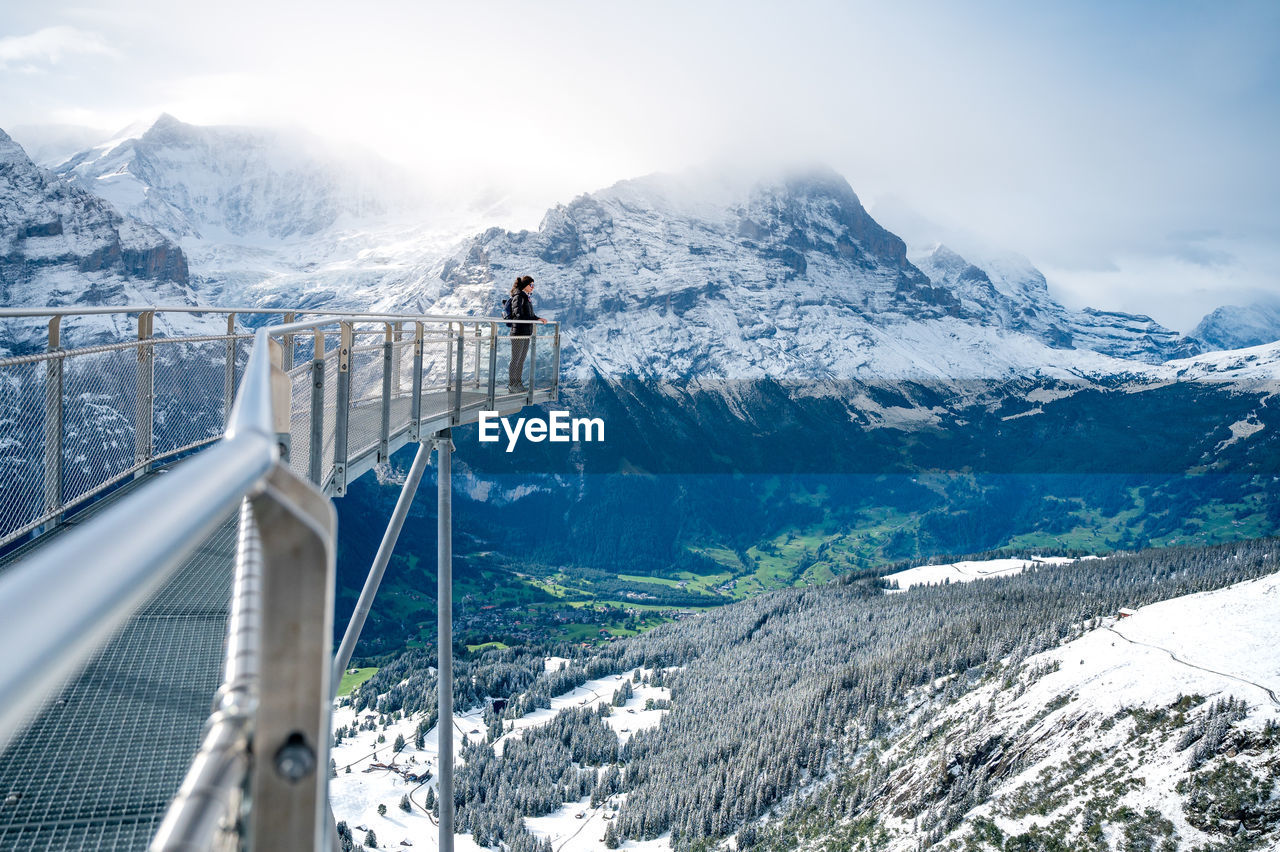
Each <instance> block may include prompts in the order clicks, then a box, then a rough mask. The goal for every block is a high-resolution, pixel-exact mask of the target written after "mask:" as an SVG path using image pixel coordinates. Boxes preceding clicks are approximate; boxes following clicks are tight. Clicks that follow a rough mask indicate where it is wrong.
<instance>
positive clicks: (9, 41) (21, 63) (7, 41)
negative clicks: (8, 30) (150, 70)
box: [0, 26, 120, 73]
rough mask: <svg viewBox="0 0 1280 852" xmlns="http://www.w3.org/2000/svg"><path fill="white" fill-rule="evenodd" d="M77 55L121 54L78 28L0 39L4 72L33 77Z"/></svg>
mask: <svg viewBox="0 0 1280 852" xmlns="http://www.w3.org/2000/svg"><path fill="white" fill-rule="evenodd" d="M73 55H88V56H111V57H117V56H119V55H120V53H119V51H117V50H116V49H115V48H113V47H111V45H109V44H107V43H106V42H105V41H104V40H103V39H102V37H101V36H100V35H98V34H97V33H91V32H86V31H85V30H79V29H76V28H75V27H61V26H60V27H45V28H44V29H42V30H36V31H35V32H33V33H31V34H29V35H23V36H7V37H5V38H0V70H10V69H11V68H12V69H15V70H18V71H20V72H22V73H31V72H32V71H34V70H36V69H38V68H39V67H40V66H41V65H57V64H58V63H59V62H61V61H62V60H63V59H64V58H65V57H68V56H73Z"/></svg>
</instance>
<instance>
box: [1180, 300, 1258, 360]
mask: <svg viewBox="0 0 1280 852" xmlns="http://www.w3.org/2000/svg"><path fill="white" fill-rule="evenodd" d="M1191 336H1192V337H1195V338H1197V339H1199V340H1203V341H1204V342H1205V343H1206V344H1208V345H1209V346H1210V347H1212V348H1214V349H1244V348H1246V347H1250V346H1257V345H1259V344H1262V343H1271V342H1272V341H1275V340H1280V302H1271V303H1267V302H1260V303H1258V304H1254V305H1249V306H1248V307H1240V306H1238V305H1224V306H1223V307H1221V308H1218V309H1217V310H1214V311H1212V312H1211V313H1209V314H1208V315H1206V316H1205V318H1204V319H1202V320H1200V324H1199V325H1197V326H1196V327H1195V330H1194V331H1192V332H1191Z"/></svg>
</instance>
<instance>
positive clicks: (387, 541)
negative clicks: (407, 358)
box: [333, 444, 431, 696]
mask: <svg viewBox="0 0 1280 852" xmlns="http://www.w3.org/2000/svg"><path fill="white" fill-rule="evenodd" d="M430 456H431V445H430V444H419V445H418V452H417V453H416V454H415V455H414V457H413V465H412V466H411V467H410V468H409V477H408V478H407V479H406V480H405V481H404V487H403V488H401V489H400V499H398V500H397V501H396V509H395V511H394V512H392V513H391V520H390V521H389V522H388V523H387V530H386V532H384V533H383V534H382V544H381V545H379V547H378V555H377V556H375V557H374V559H373V567H371V568H370V569H369V576H368V577H367V578H365V581H364V588H363V589H362V590H361V591H360V600H358V601H357V602H356V609H355V612H353V613H352V614H351V621H350V622H349V623H348V624H347V631H346V633H344V634H343V636H342V644H341V645H340V646H338V653H337V655H335V656H334V658H333V689H334V693H335V696H336V693H337V690H338V684H339V683H340V682H341V681H342V673H343V672H344V671H346V668H347V664H348V663H350V662H351V654H352V652H353V651H355V648H356V642H357V641H358V640H359V639H360V631H361V630H363V629H364V622H365V619H366V618H368V617H369V610H370V608H372V607H373V599H374V597H375V596H376V595H377V594H378V586H379V585H380V584H381V583H382V575H383V574H384V573H386V570H387V563H388V562H390V561H391V553H392V551H394V550H395V549H396V540H397V539H399V538H400V530H401V529H402V528H403V527H404V519H405V518H406V517H408V516H409V507H410V506H412V505H413V496H414V495H415V494H417V493H418V483H420V482H421V481H422V471H423V469H424V468H426V466H427V459H428V458H429V457H430Z"/></svg>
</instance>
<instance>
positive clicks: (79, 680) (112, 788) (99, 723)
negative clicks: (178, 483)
mask: <svg viewBox="0 0 1280 852" xmlns="http://www.w3.org/2000/svg"><path fill="white" fill-rule="evenodd" d="M160 475H163V474H160ZM145 481H146V480H145V479H142V480H138V482H136V483H134V484H133V485H132V486H130V487H126V488H122V489H120V490H119V491H118V492H116V493H115V494H113V495H112V496H111V497H110V498H108V499H107V500H104V501H102V503H101V504H99V505H95V506H94V507H92V508H90V509H87V510H86V511H84V512H82V513H80V515H78V516H77V518H76V519H75V522H79V521H82V520H87V518H88V517H89V516H91V515H93V514H96V513H97V511H99V510H100V509H101V508H102V507H103V506H105V505H107V504H109V503H111V502H114V501H115V500H116V499H120V498H121V497H124V496H125V495H126V494H127V493H128V492H129V491H131V490H133V488H134V487H136V486H137V485H139V484H141V483H143V482H145ZM73 525H74V522H73V524H68V525H67V526H73ZM60 533H61V530H58V531H55V532H54V533H52V534H51V535H58V534H60ZM235 542H236V523H235V515H234V513H233V514H232V516H231V517H229V518H228V519H227V521H225V522H224V523H222V524H221V525H220V526H219V527H218V529H217V530H216V531H215V532H214V533H213V535H211V536H210V537H209V539H208V540H206V541H205V542H204V543H203V544H202V545H201V546H200V548H199V550H197V552H196V553H195V555H194V556H193V557H192V558H191V559H190V560H189V561H188V562H187V563H186V564H184V565H183V566H182V567H181V568H179V569H178V571H177V572H176V573H175V575H174V576H173V578H171V579H170V581H169V582H168V583H167V584H166V585H165V586H164V587H163V588H161V589H160V590H159V591H158V592H157V593H156V594H155V595H154V596H153V597H152V598H151V600H150V601H148V602H147V603H146V604H144V605H143V606H142V607H141V608H140V609H139V610H138V612H137V613H136V614H135V615H134V616H133V618H132V619H130V621H129V622H128V623H127V624H126V625H125V627H124V628H123V629H122V630H121V632H120V633H119V634H118V635H117V636H116V637H115V638H114V639H113V640H112V641H111V642H110V643H109V644H108V645H107V646H106V647H105V648H104V649H103V651H102V653H101V654H99V655H98V656H97V657H96V658H95V659H94V660H93V661H92V662H91V663H90V664H89V665H88V666H87V667H86V668H85V669H84V671H83V672H81V674H80V675H79V676H78V677H76V678H74V679H72V680H71V681H70V682H69V683H68V684H67V685H66V687H65V688H64V689H62V690H61V691H60V692H59V693H58V694H57V696H56V697H55V698H54V699H53V700H52V701H51V702H50V703H49V704H48V705H47V706H46V707H45V708H44V709H43V710H42V711H41V712H40V713H39V715H38V716H37V717H36V718H35V720H34V721H33V722H32V724H31V725H30V726H29V727H28V728H27V729H26V730H25V731H24V732H23V733H22V734H21V735H19V736H18V738H17V739H15V740H14V742H13V744H12V745H11V746H10V747H9V749H8V750H6V751H5V752H4V753H3V754H0V849H3V850H10V849H13V850H28V849H30V850H45V849H48V850H72V849H75V850H79V849H84V850H142V849H145V848H146V847H147V844H148V843H149V842H150V841H151V838H152V836H153V835H154V833H155V831H156V829H157V828H158V827H159V824H160V820H161V819H162V818H163V816H164V811H165V808H166V807H167V806H168V803H169V800H170V799H171V798H172V797H173V794H174V793H175V792H176V791H177V789H178V787H179V785H180V784H181V783H182V778H183V776H184V775H185V773H186V771H187V767H188V766H189V764H190V762H191V756H192V754H194V753H195V751H196V749H197V747H198V746H199V741H200V736H201V732H202V730H203V727H204V723H205V720H206V719H207V718H208V716H209V710H210V707H211V704H212V701H213V697H214V694H215V692H216V691H217V689H218V686H219V684H220V683H221V680H222V667H223V654H224V646H225V641H226V625H227V609H228V604H229V601H230V596H231V580H232V571H233V567H234V554H235ZM44 543H45V542H44V541H43V540H42V541H41V542H40V544H44ZM22 552H23V551H19V552H18V553H16V554H14V555H13V556H14V557H17V556H20V555H21V554H22ZM0 570H3V569H2V568H0ZM50 591H51V593H52V594H56V590H50ZM8 652H9V653H15V652H18V651H17V650H16V649H8Z"/></svg>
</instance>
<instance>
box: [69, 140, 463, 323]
mask: <svg viewBox="0 0 1280 852" xmlns="http://www.w3.org/2000/svg"><path fill="white" fill-rule="evenodd" d="M57 171H58V173H59V174H61V175H63V176H64V177H66V178H67V179H69V180H71V181H73V182H74V183H75V184H76V185H77V186H79V187H81V188H83V189H86V190H88V191H90V192H93V193H95V194H97V195H99V196H100V197H102V198H104V199H106V200H108V201H110V202H111V203H112V204H113V205H114V206H115V207H117V208H118V209H119V210H120V211H121V212H123V213H125V214H126V215H128V216H131V217H134V218H136V219H138V220H139V221H142V222H145V223H147V224H149V225H151V226H153V227H155V228H156V229H157V230H159V231H161V232H162V233H164V234H166V235H168V236H169V237H171V238H172V239H174V240H176V241H178V242H179V243H180V244H181V245H182V247H183V249H184V250H185V251H186V253H187V256H188V257H189V258H190V260H191V269H192V276H193V279H194V281H195V283H196V286H197V287H198V288H199V290H200V293H201V300H202V301H204V302H207V303H210V304H223V305H231V304H248V305H255V306H268V305H277V304H292V305H295V306H302V307H315V306H322V305H329V304H333V305H348V306H352V307H359V308H361V309H368V308H370V307H374V306H376V305H379V304H380V303H382V302H383V301H384V300H387V299H391V298H394V295H395V294H396V293H400V292H402V291H403V290H404V289H405V286H406V285H405V281H406V279H407V278H408V277H409V271H410V270H411V269H413V268H415V267H417V266H421V265H422V264H424V263H429V262H430V261H431V260H433V259H436V258H439V257H441V256H443V255H444V254H445V253H446V252H447V250H448V249H449V248H451V247H452V246H453V245H454V244H455V243H457V242H458V241H460V240H461V239H463V238H464V237H465V236H468V235H470V234H473V233H475V231H476V230H478V229H479V227H483V222H484V218H485V216H484V211H483V210H476V209H474V208H471V207H468V206H467V205H466V204H455V203H454V202H453V201H451V200H449V201H446V200H442V199H439V198H435V197H433V196H432V194H431V193H430V192H429V191H428V189H427V188H426V187H424V186H423V185H422V184H421V182H420V181H418V180H416V179H414V178H413V177H412V176H411V175H408V174H406V173H405V172H404V171H403V170H402V169H399V168H398V167H395V166H393V165H392V164H390V163H387V162H385V161H383V160H381V159H380V158H379V157H377V156H376V155H374V154H372V153H371V152H367V151H359V150H352V149H342V148H338V147H337V146H334V145H331V144H329V143H327V142H325V141H324V140H321V139H319V138H317V137H314V136H310V135H307V134H303V133H300V132H286V131H273V130H265V129H261V128H246V127H202V126H196V125H191V124H186V123H183V122H181V121H179V120H177V119H176V118H174V117H172V116H169V115H162V116H161V117H160V118H159V119H157V120H156V121H155V122H154V123H152V124H149V125H142V126H136V127H131V128H128V129H126V130H124V131H122V132H121V133H120V134H119V135H117V136H116V137H115V138H113V139H110V140H108V141H106V142H104V143H102V144H100V145H97V146H95V147H93V148H90V149H87V150H84V151H82V152H80V153H79V154H76V155H75V156H73V157H72V158H70V159H69V160H67V161H66V162H65V163H63V164H62V165H60V166H59V167H58V168H57ZM477 223H482V224H479V225H478V224H477Z"/></svg>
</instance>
